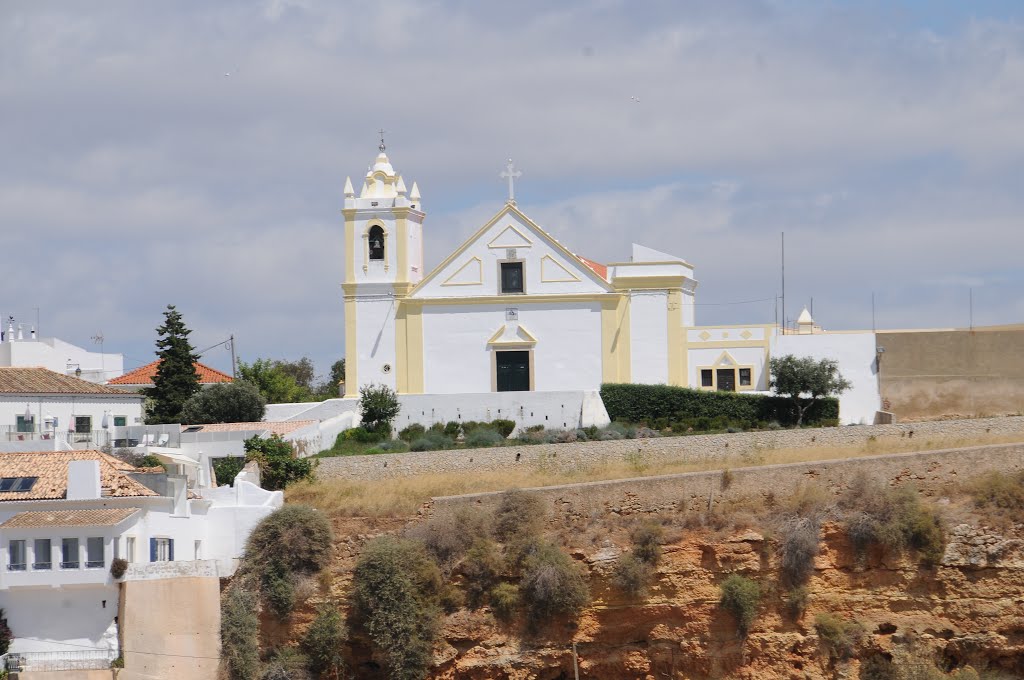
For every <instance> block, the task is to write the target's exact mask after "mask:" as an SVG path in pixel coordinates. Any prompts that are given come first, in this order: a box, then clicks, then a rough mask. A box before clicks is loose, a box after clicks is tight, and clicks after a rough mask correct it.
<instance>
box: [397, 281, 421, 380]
mask: <svg viewBox="0 0 1024 680" xmlns="http://www.w3.org/2000/svg"><path fill="white" fill-rule="evenodd" d="M403 302H404V301H403ZM398 309H399V313H400V314H401V315H403V316H404V317H405V338H404V339H405V346H404V349H405V373H406V375H405V381H404V382H405V389H406V392H405V393H406V394H423V310H422V309H421V308H420V307H414V306H410V305H406V304H400V305H399V307H398ZM399 353H401V350H399Z"/></svg>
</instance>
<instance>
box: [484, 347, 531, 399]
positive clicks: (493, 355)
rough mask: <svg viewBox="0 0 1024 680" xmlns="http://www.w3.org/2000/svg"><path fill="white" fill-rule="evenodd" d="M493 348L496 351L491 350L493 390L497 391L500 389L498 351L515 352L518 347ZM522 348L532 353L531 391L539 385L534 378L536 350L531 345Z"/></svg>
mask: <svg viewBox="0 0 1024 680" xmlns="http://www.w3.org/2000/svg"><path fill="white" fill-rule="evenodd" d="M492 349H493V350H494V351H492V352H491V392H497V391H498V352H502V351H513V352H514V351H516V348H512V347H494V348H492ZM520 349H521V350H522V349H525V350H527V351H528V352H529V353H530V359H529V361H530V390H529V391H530V392H533V391H534V390H536V389H537V387H536V385H537V383H536V382H535V380H534V367H535V366H536V364H537V362H536V361H535V360H534V354H533V352H534V350H533V347H529V348H527V347H523V348H520Z"/></svg>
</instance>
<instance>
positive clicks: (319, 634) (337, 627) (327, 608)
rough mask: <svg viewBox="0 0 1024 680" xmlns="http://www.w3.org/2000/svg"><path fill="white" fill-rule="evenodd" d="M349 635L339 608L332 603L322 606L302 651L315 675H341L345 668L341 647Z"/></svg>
mask: <svg viewBox="0 0 1024 680" xmlns="http://www.w3.org/2000/svg"><path fill="white" fill-rule="evenodd" d="M347 637H348V630H347V629H346V628H345V622H344V621H343V620H342V618H341V614H340V613H338V610H337V608H336V607H334V606H333V605H331V604H326V605H324V606H323V607H321V608H320V610H319V611H318V612H317V615H316V618H315V619H313V623H312V624H310V626H309V628H308V629H307V630H306V634H305V635H304V636H303V638H302V651H303V652H305V653H306V657H307V659H308V664H309V670H310V671H312V672H313V675H314V677H317V678H338V677H340V676H341V674H342V673H343V671H344V669H345V660H344V659H343V658H342V656H341V648H342V645H344V643H345V639H346V638H347ZM289 677H291V676H289Z"/></svg>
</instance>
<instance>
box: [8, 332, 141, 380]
mask: <svg viewBox="0 0 1024 680" xmlns="http://www.w3.org/2000/svg"><path fill="white" fill-rule="evenodd" d="M25 338H26V339H24V340H14V341H13V342H3V343H0V366H17V367H23V368H31V367H34V366H42V367H43V368H48V369H50V370H51V371H54V372H55V373H60V374H61V375H75V369H76V368H81V369H82V375H81V378H82V380H88V381H89V382H95V383H102V382H106V381H107V380H111V379H112V378H116V377H117V376H119V375H121V374H122V373H124V356H123V355H121V354H112V353H110V352H106V353H100V352H90V351H89V350H86V349H83V348H81V347H78V346H76V345H72V344H71V343H68V342H64V341H63V340H59V339H57V338H38V339H36V340H32V339H29V337H28V333H27V332H26V333H25Z"/></svg>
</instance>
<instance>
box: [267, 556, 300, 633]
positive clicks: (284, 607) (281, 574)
mask: <svg viewBox="0 0 1024 680" xmlns="http://www.w3.org/2000/svg"><path fill="white" fill-rule="evenodd" d="M260 595H261V596H262V598H263V601H264V602H265V603H266V604H267V607H268V608H269V609H270V611H272V612H274V614H276V615H277V616H278V617H279V618H282V619H284V618H287V617H288V616H289V615H290V614H291V613H292V609H293V608H294V607H295V582H294V579H293V577H292V574H291V572H290V571H289V570H288V568H287V567H286V566H285V565H284V562H283V559H282V558H274V559H271V560H270V561H269V562H267V563H266V564H264V565H261V569H260Z"/></svg>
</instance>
